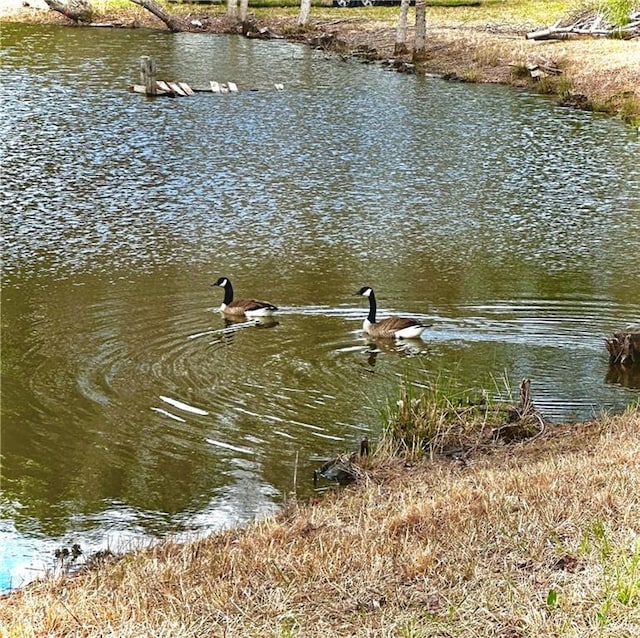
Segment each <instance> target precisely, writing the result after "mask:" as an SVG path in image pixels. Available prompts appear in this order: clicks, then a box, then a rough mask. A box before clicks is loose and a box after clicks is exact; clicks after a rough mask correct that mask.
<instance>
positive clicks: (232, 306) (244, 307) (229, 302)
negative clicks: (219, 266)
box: [213, 277, 278, 317]
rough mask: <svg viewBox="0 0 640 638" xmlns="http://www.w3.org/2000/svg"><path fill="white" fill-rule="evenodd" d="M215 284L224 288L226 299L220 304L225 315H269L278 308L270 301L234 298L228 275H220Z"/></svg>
mask: <svg viewBox="0 0 640 638" xmlns="http://www.w3.org/2000/svg"><path fill="white" fill-rule="evenodd" d="M213 285H214V286H220V287H221V288H223V289H224V299H223V301H222V304H221V306H220V312H222V313H224V314H225V315H233V316H243V315H244V316H247V317H269V316H271V315H272V314H273V313H274V312H275V311H276V310H278V308H277V306H274V305H273V304H272V303H270V302H268V301H260V300H259V299H237V300H235V301H234V299H233V286H232V285H231V280H230V279H229V278H228V277H220V278H219V279H218V281H216V282H215V283H214V284H213Z"/></svg>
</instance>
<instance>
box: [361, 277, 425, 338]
mask: <svg viewBox="0 0 640 638" xmlns="http://www.w3.org/2000/svg"><path fill="white" fill-rule="evenodd" d="M355 294H356V295H360V296H361V297H369V315H368V316H367V318H366V319H365V320H364V322H363V324H362V330H363V332H365V333H366V334H368V335H371V336H372V337H384V338H388V339H393V338H394V337H395V338H396V339H417V338H418V337H419V336H420V335H421V334H422V333H423V332H424V330H426V328H427V326H425V325H424V324H423V323H420V321H418V320H417V319H409V318H408V317H389V318H388V319H383V320H382V321H376V296H375V294H374V293H373V288H371V287H370V286H363V287H362V288H360V290H358V292H357V293H355Z"/></svg>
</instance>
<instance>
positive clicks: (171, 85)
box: [167, 82, 187, 97]
mask: <svg viewBox="0 0 640 638" xmlns="http://www.w3.org/2000/svg"><path fill="white" fill-rule="evenodd" d="M167 84H168V85H169V88H170V89H171V90H172V91H173V92H174V93H175V94H176V95H180V96H181V97H187V94H186V93H185V92H184V91H183V90H182V89H181V88H180V86H179V85H178V83H177V82H167Z"/></svg>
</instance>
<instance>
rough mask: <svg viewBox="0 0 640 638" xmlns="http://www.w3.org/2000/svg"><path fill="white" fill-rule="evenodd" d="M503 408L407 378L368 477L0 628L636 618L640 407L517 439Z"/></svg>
mask: <svg viewBox="0 0 640 638" xmlns="http://www.w3.org/2000/svg"><path fill="white" fill-rule="evenodd" d="M429 414H431V416H429ZM496 414H497V413H496V411H495V410H494V409H493V408H492V407H491V406H484V407H483V406H482V405H479V404H474V405H473V406H471V404H469V405H467V406H464V405H462V404H461V403H460V402H458V401H455V402H453V401H448V400H447V399H446V397H444V396H442V395H440V396H439V397H438V398H437V400H436V401H435V403H434V397H431V398H429V397H427V398H424V397H412V396H408V395H407V394H406V393H403V394H402V395H401V397H400V400H399V402H398V404H397V407H394V408H392V411H391V414H390V418H389V426H388V429H387V433H386V438H385V441H384V444H383V445H382V446H381V449H378V451H377V453H376V454H375V455H374V456H373V458H371V459H366V460H364V461H362V462H361V465H360V466H359V468H360V469H359V475H360V481H359V483H358V484H357V485H355V486H351V487H348V488H345V489H341V490H338V491H335V492H332V493H330V494H329V495H327V496H325V497H324V498H322V499H320V500H319V501H317V502H314V503H310V504H301V503H290V504H289V506H288V507H287V509H286V511H285V512H283V513H282V514H281V515H279V516H276V517H272V518H268V519H265V520H262V521H256V522H254V523H252V524H250V525H249V526H247V527H246V528H244V529H236V530H229V531H226V532H223V533H219V534H216V535H214V536H211V537H210V538H206V539H202V540H197V541H193V542H187V543H177V542H171V541H169V542H165V543H163V544H161V545H160V546H158V547H157V548H155V549H152V550H147V551H140V552H134V553H130V554H127V555H126V556H124V557H123V558H121V559H119V560H117V561H113V562H105V563H103V564H101V565H98V566H97V567H95V568H93V569H91V570H89V571H87V572H85V573H82V574H80V575H77V576H73V577H72V576H64V577H62V578H60V579H59V580H48V581H44V582H39V583H35V584H32V585H30V586H28V587H27V588H25V589H24V590H23V591H20V592H17V593H14V594H13V595H11V596H9V597H8V598H6V599H5V600H3V601H2V604H1V606H0V627H2V630H1V632H0V633H1V635H2V636H11V637H12V638H18V637H21V638H22V637H27V636H83V637H94V636H95V637H98V636H99V637H101V638H104V637H105V636H118V637H120V638H128V637H133V636H171V637H175V638H178V637H194V638H195V637H200V636H243V637H244V636H256V637H270V636H273V637H279V638H280V637H285V636H286V637H291V636H300V637H303V636H304V637H309V638H314V637H318V638H319V637H322V638H326V637H327V636H354V637H356V636H357V637H359V636H362V637H364V636H398V637H406V638H410V637H412V638H418V637H427V636H434V637H435V636H438V637H444V636H459V637H472V636H473V637H477V636H482V637H486V636H500V637H510V638H520V637H521V638H525V637H526V638H529V637H531V636H544V637H554V636H557V637H560V636H562V637H575V638H586V637H589V636H615V637H616V638H623V637H628V638H631V637H632V636H638V635H640V409H638V408H637V407H636V409H635V410H630V411H629V412H627V413H626V414H624V415H621V416H616V417H603V418H602V419H600V420H598V421H595V422H591V423H584V424H580V425H567V426H553V427H548V428H546V429H544V430H538V434H537V435H535V436H532V437H531V436H530V437H529V438H525V439H522V440H520V442H516V443H510V444H505V443H502V444H500V443H496V441H495V440H494V439H495V437H489V439H488V438H487V437H486V436H485V435H486V433H487V432H493V433H495V431H496V424H495V422H494V418H495V417H496ZM409 421H412V422H413V423H414V425H416V429H415V430H413V433H414V434H416V433H419V436H412V437H409V438H407V436H406V435H407V432H408V431H409V430H408V429H407V428H408V427H409ZM428 424H431V425H428ZM427 426H428V427H429V428H431V430H428V429H426V430H425V427H427ZM434 428H435V429H434ZM429 432H430V433H429ZM434 433H435V434H437V435H439V436H440V439H434V438H433V435H434ZM409 440H411V441H412V442H413V443H412V444H410V445H408V444H407V442H408V441H409ZM427 440H430V441H432V442H433V441H436V440H439V441H440V444H439V445H438V446H436V447H437V448H438V449H436V447H434V446H430V445H424V443H425V441H427ZM418 441H420V443H419V444H418V445H415V443H416V442H418ZM460 443H462V445H463V447H464V448H465V449H466V453H465V454H463V455H459V454H449V455H447V454H444V455H441V454H438V453H437V452H438V451H439V450H445V451H446V448H447V447H448V446H450V445H451V444H456V445H457V444H460ZM392 449H393V451H394V453H393V454H391V453H390V451H391V450H392ZM399 451H400V452H401V453H398V452H399Z"/></svg>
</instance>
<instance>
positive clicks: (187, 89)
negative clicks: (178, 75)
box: [178, 82, 195, 95]
mask: <svg viewBox="0 0 640 638" xmlns="http://www.w3.org/2000/svg"><path fill="white" fill-rule="evenodd" d="M178 86H179V87H180V88H181V89H182V90H183V91H184V92H185V93H186V94H187V95H195V91H194V90H193V89H192V88H191V87H190V86H189V85H188V84H187V83H186V82H178Z"/></svg>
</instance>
